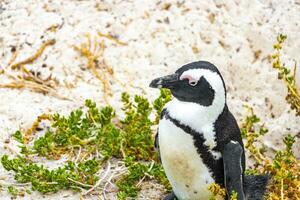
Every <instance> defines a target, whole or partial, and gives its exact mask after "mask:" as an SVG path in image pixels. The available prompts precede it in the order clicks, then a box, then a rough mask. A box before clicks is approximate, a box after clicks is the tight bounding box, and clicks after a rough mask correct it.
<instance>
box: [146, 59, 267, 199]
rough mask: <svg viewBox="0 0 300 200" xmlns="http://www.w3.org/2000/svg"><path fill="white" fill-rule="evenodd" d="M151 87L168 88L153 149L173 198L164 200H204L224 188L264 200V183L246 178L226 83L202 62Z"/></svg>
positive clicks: (264, 180) (258, 178)
mask: <svg viewBox="0 0 300 200" xmlns="http://www.w3.org/2000/svg"><path fill="white" fill-rule="evenodd" d="M150 87H154V88H168V89H170V90H171V92H172V95H173V96H174V98H173V99H172V100H171V101H170V102H168V103H167V104H166V105H165V107H164V109H163V111H162V113H161V119H160V122H159V127H158V133H157V135H156V137H155V146H156V148H157V149H158V151H159V154H160V158H161V162H162V165H163V168H164V170H165V173H166V175H167V178H168V180H169V181H170V184H171V186H172V189H173V192H172V193H171V194H169V195H168V196H167V197H165V200H170V199H174V198H177V199H179V200H208V199H209V198H210V196H211V193H210V191H209V190H208V186H209V185H210V184H212V183H217V184H219V185H221V186H224V187H225V188H226V191H227V197H230V196H231V194H232V191H235V192H237V193H238V200H243V199H251V200H259V199H262V198H263V193H264V191H265V186H266V184H267V180H268V178H267V177H266V176H255V177H254V176H249V177H246V176H245V177H244V170H245V154H244V145H243V142H242V138H241V134H240V129H239V127H238V125H237V122H236V120H235V118H234V116H233V115H232V114H231V113H230V111H229V110H228V107H227V104H226V89H225V84H224V80H223V78H222V76H221V74H220V72H219V71H218V69H217V68H216V67H215V66H214V65H213V64H211V63H209V62H205V61H199V62H193V63H190V64H187V65H184V66H182V67H181V68H179V69H178V70H177V71H176V72H175V73H174V74H171V75H167V76H164V77H160V78H157V79H154V80H153V81H152V82H151V84H150Z"/></svg>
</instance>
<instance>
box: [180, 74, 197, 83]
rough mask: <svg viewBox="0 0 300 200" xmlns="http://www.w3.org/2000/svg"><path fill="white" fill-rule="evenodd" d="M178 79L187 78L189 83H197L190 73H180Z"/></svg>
mask: <svg viewBox="0 0 300 200" xmlns="http://www.w3.org/2000/svg"><path fill="white" fill-rule="evenodd" d="M179 79H180V80H188V81H189V84H191V83H197V80H196V79H194V78H193V77H191V76H190V75H182V76H180V78H179Z"/></svg>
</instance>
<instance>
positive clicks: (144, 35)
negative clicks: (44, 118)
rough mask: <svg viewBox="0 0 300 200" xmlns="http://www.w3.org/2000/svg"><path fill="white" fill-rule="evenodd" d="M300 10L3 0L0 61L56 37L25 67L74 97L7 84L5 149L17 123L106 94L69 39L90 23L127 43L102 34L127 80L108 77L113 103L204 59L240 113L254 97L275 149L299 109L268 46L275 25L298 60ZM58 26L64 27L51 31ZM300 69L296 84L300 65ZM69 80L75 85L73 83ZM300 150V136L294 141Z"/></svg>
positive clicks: (289, 4) (0, 94) (1, 64)
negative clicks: (287, 99)
mask: <svg viewBox="0 0 300 200" xmlns="http://www.w3.org/2000/svg"><path fill="white" fill-rule="evenodd" d="M247 2H248V3H247ZM299 13H300V1H299V0H295V1H289V0H285V1H281V0H275V1H270V0H267V1H265V0H253V1H242V2H240V1H237V0H236V1H225V0H224V1H222V0H215V1H184V0H182V1H146V0H144V1H137V0H136V1H132V0H123V1H122V0H119V1H92V0H91V1H87V0H82V1H79V0H64V1H62V0H26V1H24V0H0V55H1V57H0V69H5V70H7V71H8V72H9V73H14V72H12V71H11V70H9V69H7V65H8V62H9V60H10V58H11V57H12V50H13V48H14V47H16V49H17V51H19V54H18V56H17V58H16V62H17V61H20V60H23V59H24V58H27V57H28V56H30V55H32V54H33V53H34V52H35V51H36V50H37V49H38V48H39V46H40V45H41V44H42V42H43V41H46V40H48V39H55V40H56V43H55V45H53V46H50V47H48V48H47V49H46V50H45V52H44V53H43V55H42V56H41V57H40V58H39V59H38V60H36V61H35V62H34V63H33V64H30V65H26V67H27V68H28V69H31V70H32V71H35V72H40V73H41V76H43V77H47V76H49V75H50V74H52V77H55V78H56V79H57V80H58V81H59V83H60V85H59V86H58V87H57V92H58V93H59V94H60V95H61V96H64V97H68V98H69V99H70V100H62V99H60V98H57V97H54V96H52V95H43V94H40V93H36V92H33V91H31V90H29V89H0V152H1V153H0V156H2V154H5V153H6V154H7V153H9V154H12V155H16V152H17V148H16V146H17V143H15V142H14V141H10V142H9V143H5V141H6V140H7V139H9V138H10V137H11V134H12V133H14V131H16V130H18V129H20V128H23V129H25V128H28V127H30V125H31V123H32V122H33V121H34V120H35V118H36V117H37V116H38V115H40V114H42V113H49V112H51V113H52V112H60V113H68V112H69V111H70V110H72V109H74V108H77V107H80V106H82V105H83V103H84V100H85V99H87V98H89V99H92V100H94V101H96V102H98V104H100V105H101V104H102V105H104V104H105V102H104V98H103V91H102V85H101V83H100V81H99V80H98V79H96V78H95V76H93V75H92V74H91V72H90V71H89V70H85V65H86V61H85V60H84V58H82V57H80V56H79V54H78V52H76V51H75V50H74V49H73V48H72V45H74V44H80V43H81V41H83V35H84V34H85V33H90V34H96V33H97V31H101V32H102V33H109V34H111V35H114V36H117V37H118V38H119V40H121V41H123V42H126V43H127V44H128V45H126V46H121V45H117V44H114V43H113V42H110V41H107V40H106V41H105V46H106V50H105V52H104V58H105V60H106V61H107V63H108V64H109V65H110V66H112V67H113V69H114V72H115V76H116V77H117V79H119V80H120V81H121V82H123V83H125V84H126V86H125V87H124V86H122V85H121V84H120V83H118V82H116V81H114V80H113V79H112V80H111V84H112V92H113V96H112V97H110V98H109V102H110V104H113V105H114V106H116V107H117V108H120V104H119V102H118V101H119V99H120V94H121V92H122V91H129V92H131V93H136V94H144V95H147V96H148V97H149V98H150V99H154V98H155V97H156V96H157V95H158V91H156V90H153V89H149V88H148V84H149V82H150V81H151V80H152V79H153V78H155V77H157V76H160V75H163V74H167V73H170V72H173V71H175V70H176V69H177V68H178V67H180V66H181V65H183V64H185V63H188V62H191V61H196V60H207V61H210V62H212V63H214V64H215V65H216V66H218V68H219V69H220V71H221V73H222V74H223V76H224V79H225V82H226V85H227V90H228V105H229V108H230V110H231V111H232V112H233V113H234V115H235V116H236V118H237V119H238V120H239V122H240V121H241V119H242V118H243V115H244V113H245V109H244V108H243V105H244V104H245V103H247V104H249V105H251V106H253V107H254V110H255V112H256V113H257V114H258V116H259V117H261V119H262V121H264V122H265V124H266V126H267V128H268V129H269V133H268V135H267V136H266V137H265V138H264V140H263V142H264V144H265V145H267V146H268V147H269V149H271V150H277V149H278V148H280V147H281V142H280V141H281V137H282V136H283V135H285V134H287V133H292V134H294V135H295V134H297V135H298V136H299V135H300V133H299V131H300V123H299V122H300V118H299V117H298V118H296V117H295V116H294V112H293V111H291V110H290V109H289V106H288V105H287V104H286V102H285V95H286V89H285V87H284V85H283V84H282V82H281V81H278V79H277V74H276V72H275V71H274V70H273V69H272V68H271V64H270V61H269V60H268V56H269V55H270V54H271V53H272V51H273V50H272V44H273V43H274V42H275V38H276V36H277V34H278V33H285V34H287V35H288V40H287V42H286V44H285V47H284V53H285V56H284V61H285V62H286V64H287V65H289V66H291V65H293V59H295V60H296V61H297V62H298V63H300V60H299V59H300V58H299V50H300V34H299V33H300V25H299V23H300V14H299ZM51 27H52V28H53V27H57V28H56V29H55V30H54V31H53V29H51ZM43 64H44V65H43ZM42 66H44V67H42ZM45 66H46V67H45ZM298 72H299V73H298V75H297V77H298V86H299V83H300V76H299V74H300V70H299V68H298ZM9 80H10V79H9V78H8V76H7V74H3V75H0V83H1V84H4V83H8V82H9ZM66 84H67V85H73V87H71V88H70V89H68V88H67V87H66ZM7 147H8V148H7ZM8 149H12V150H11V151H9V150H8ZM299 150H300V145H299V142H297V145H296V151H297V152H299ZM0 175H1V180H0V184H2V183H3V184H4V185H5V184H8V183H11V182H13V181H12V175H11V174H9V173H7V172H6V171H5V170H4V169H3V167H2V166H0ZM156 187H158V186H154V189H153V187H152V189H151V187H149V186H148V188H150V189H145V190H143V193H142V197H141V199H155V198H157V196H159V192H158V193H157V192H156V191H160V192H161V190H158V189H157V190H156V189H155V188H156ZM0 195H1V199H10V195H8V194H7V192H6V189H4V191H2V192H1V194H0ZM36 198H40V199H79V195H78V194H74V193H72V192H70V191H65V192H60V193H57V194H54V195H46V196H42V195H41V194H39V193H36V192H34V193H32V194H31V195H26V196H25V197H24V199H36ZM85 198H86V199H94V198H96V197H85ZM98 198H100V199H101V198H102V197H98ZM111 199H114V198H113V197H111Z"/></svg>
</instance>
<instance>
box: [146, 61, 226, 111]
mask: <svg viewBox="0 0 300 200" xmlns="http://www.w3.org/2000/svg"><path fill="white" fill-rule="evenodd" d="M150 87H153V88H168V89H170V90H171V92H172V95H173V96H174V97H175V98H176V99H178V100H179V101H182V102H192V103H197V104H200V105H201V106H205V107H208V106H211V105H212V104H213V103H218V102H219V104H220V103H221V104H225V101H226V90H225V84H224V81H223V78H222V76H221V74H220V72H219V70H218V69H217V67H216V66H214V65H213V64H211V63H209V62H206V61H198V62H193V63H189V64H186V65H184V66H182V67H181V68H179V69H178V70H177V71H176V72H175V73H174V74H171V75H167V76H163V77H159V78H156V79H154V80H153V81H152V82H151V83H150Z"/></svg>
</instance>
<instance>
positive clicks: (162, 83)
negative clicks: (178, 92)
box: [149, 74, 178, 89]
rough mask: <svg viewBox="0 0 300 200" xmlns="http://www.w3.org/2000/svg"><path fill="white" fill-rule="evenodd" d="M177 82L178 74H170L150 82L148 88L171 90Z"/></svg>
mask: <svg viewBox="0 0 300 200" xmlns="http://www.w3.org/2000/svg"><path fill="white" fill-rule="evenodd" d="M177 81H178V74H171V75H167V76H163V77H160V78H156V79H154V80H152V81H151V83H150V85H149V86H150V87H152V88H169V89H170V88H171V87H172V86H173V84H174V83H175V82H177Z"/></svg>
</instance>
